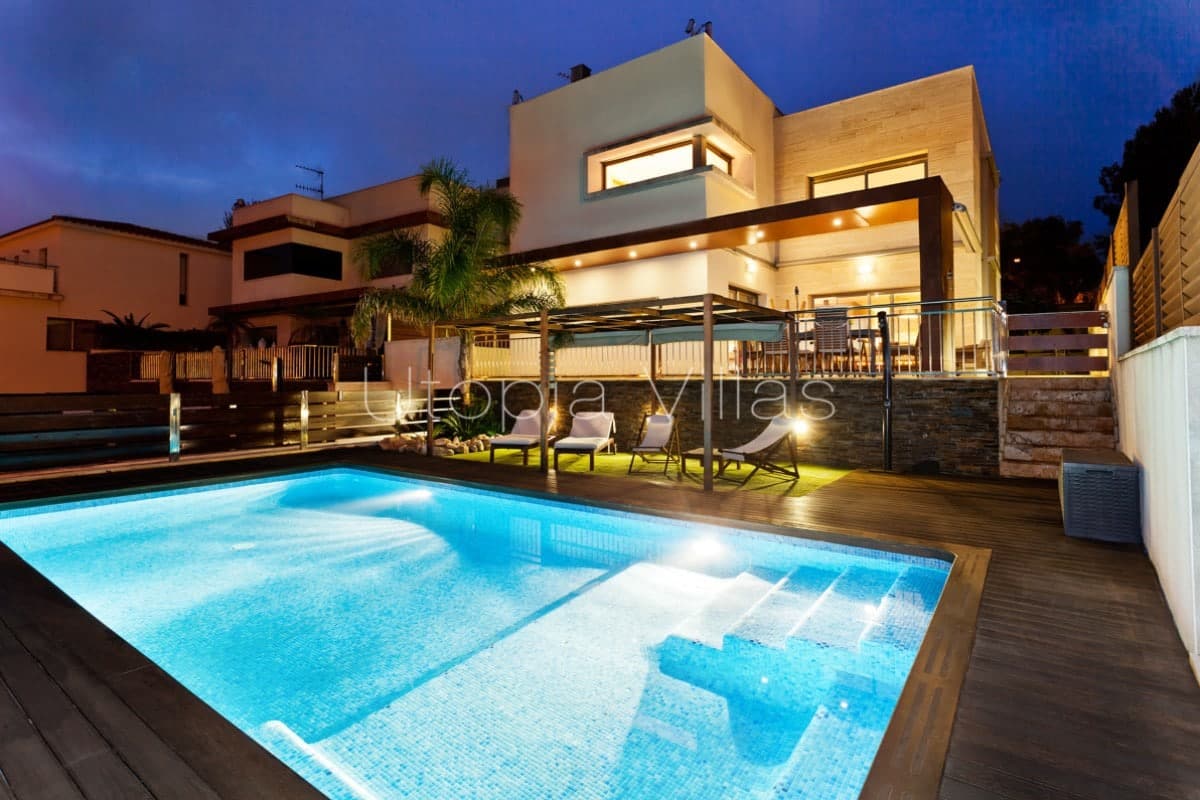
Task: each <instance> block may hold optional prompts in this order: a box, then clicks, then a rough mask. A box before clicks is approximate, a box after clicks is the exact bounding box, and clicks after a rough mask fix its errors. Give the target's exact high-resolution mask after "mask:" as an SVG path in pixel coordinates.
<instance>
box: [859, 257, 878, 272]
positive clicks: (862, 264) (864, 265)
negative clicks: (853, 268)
mask: <svg viewBox="0 0 1200 800" xmlns="http://www.w3.org/2000/svg"><path fill="white" fill-rule="evenodd" d="M874 271H875V259H873V258H871V257H870V256H864V257H863V258H860V259H859V260H858V274H859V275H870V274H871V273H872V272H874Z"/></svg>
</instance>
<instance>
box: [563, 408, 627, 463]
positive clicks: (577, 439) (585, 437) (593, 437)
mask: <svg viewBox="0 0 1200 800" xmlns="http://www.w3.org/2000/svg"><path fill="white" fill-rule="evenodd" d="M613 427H614V422H613V414H612V412H611V411H580V412H579V413H578V414H576V415H575V416H574V417H572V418H571V433H570V435H568V436H567V437H566V438H565V439H559V440H558V441H557V442H555V443H554V449H555V450H563V451H568V452H579V453H594V452H597V451H599V450H601V449H602V448H603V447H604V446H605V445H607V444H608V443H609V442H610V441H611V440H612V432H613Z"/></svg>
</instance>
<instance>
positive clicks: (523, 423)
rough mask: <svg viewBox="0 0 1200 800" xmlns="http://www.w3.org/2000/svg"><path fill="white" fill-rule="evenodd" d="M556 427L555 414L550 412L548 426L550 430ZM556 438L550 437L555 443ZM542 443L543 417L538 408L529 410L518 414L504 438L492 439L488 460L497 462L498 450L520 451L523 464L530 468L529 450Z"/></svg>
mask: <svg viewBox="0 0 1200 800" xmlns="http://www.w3.org/2000/svg"><path fill="white" fill-rule="evenodd" d="M553 427H554V412H553V411H551V412H550V422H549V424H548V425H547V426H546V429H547V430H549V429H551V428H553ZM553 440H554V437H553V436H551V437H550V441H553ZM541 442H542V425H541V417H540V416H539V412H538V410H537V409H536V408H527V409H525V410H524V411H522V412H521V413H519V414H517V418H516V419H515V420H514V421H513V426H512V430H511V431H509V432H508V433H507V434H505V435H504V436H497V437H496V438H495V439H492V441H491V446H490V448H489V453H488V459H489V460H490V461H491V462H492V463H495V462H496V451H497V450H520V451H521V455H522V463H524V464H525V465H527V466H528V464H529V449H530V448H531V447H536V446H537V445H539V444H541Z"/></svg>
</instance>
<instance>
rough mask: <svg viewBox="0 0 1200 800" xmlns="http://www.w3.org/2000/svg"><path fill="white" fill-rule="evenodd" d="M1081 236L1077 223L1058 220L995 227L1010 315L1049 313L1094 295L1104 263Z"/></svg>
mask: <svg viewBox="0 0 1200 800" xmlns="http://www.w3.org/2000/svg"><path fill="white" fill-rule="evenodd" d="M1082 237H1083V223H1082V222H1079V221H1078V220H1070V221H1068V220H1065V219H1063V218H1062V217H1058V216H1055V217H1037V218H1035V219H1030V220H1026V221H1025V222H1019V223H1018V222H1006V223H1004V224H1003V225H1001V226H1000V252H1001V253H1002V254H1003V256H1004V268H1003V269H1002V270H1001V281H1002V291H1003V295H1004V298H1005V300H1006V301H1007V302H1008V310H1009V311H1010V312H1013V313H1031V312H1038V311H1053V310H1054V309H1055V308H1057V307H1059V306H1064V305H1073V304H1076V303H1079V302H1086V301H1087V300H1088V299H1089V295H1094V293H1095V291H1096V290H1097V288H1098V287H1099V283H1100V279H1101V278H1102V277H1103V274H1104V262H1103V259H1101V257H1100V256H1099V255H1098V254H1097V252H1096V249H1095V246H1094V245H1093V244H1092V243H1091V242H1085V241H1082Z"/></svg>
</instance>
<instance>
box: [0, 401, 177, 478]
mask: <svg viewBox="0 0 1200 800" xmlns="http://www.w3.org/2000/svg"><path fill="white" fill-rule="evenodd" d="M168 405H169V398H168V397H167V396H165V395H100V396H97V395H4V396H0V470H21V469H34V468H37V467H44V466H52V465H69V464H80V463H87V462H91V461H109V460H119V459H128V458H145V457H151V456H159V455H161V456H164V457H165V456H166V455H167V444H168V435H169V429H168V428H169V426H168V422H169V420H168Z"/></svg>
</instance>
